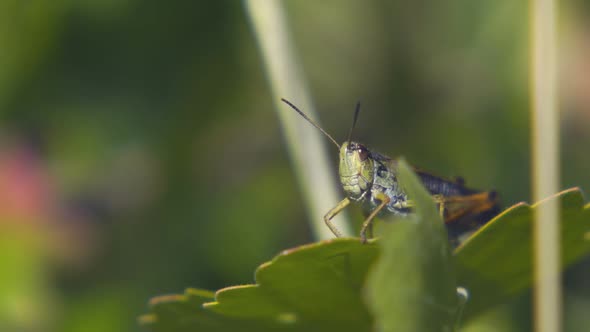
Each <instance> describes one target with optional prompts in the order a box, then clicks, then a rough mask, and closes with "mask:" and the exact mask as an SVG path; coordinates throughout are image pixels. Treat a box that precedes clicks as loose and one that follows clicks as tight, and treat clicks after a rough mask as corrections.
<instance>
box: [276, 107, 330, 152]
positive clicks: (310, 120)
mask: <svg viewBox="0 0 590 332" xmlns="http://www.w3.org/2000/svg"><path fill="white" fill-rule="evenodd" d="M281 101H282V102H284V103H285V104H287V105H289V106H291V108H292V109H294V110H295V112H297V113H299V115H301V116H302V117H303V118H304V119H305V120H307V122H309V123H311V124H312V125H313V126H314V127H316V128H317V129H319V130H320V131H321V132H322V134H324V135H326V137H328V138H329V139H330V141H332V143H334V145H336V147H337V148H338V149H340V144H338V142H336V140H335V139H334V138H333V137H332V136H330V134H328V133H327V132H326V131H325V130H323V129H322V127H320V126H319V125H318V124H316V123H315V122H314V121H313V120H312V119H310V118H309V117H308V116H307V115H306V114H305V113H303V112H302V111H301V110H300V109H298V108H297V106H295V105H293V104H291V102H290V101H288V100H287V99H285V98H281Z"/></svg>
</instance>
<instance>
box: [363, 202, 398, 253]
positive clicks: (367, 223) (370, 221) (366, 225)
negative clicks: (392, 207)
mask: <svg viewBox="0 0 590 332" xmlns="http://www.w3.org/2000/svg"><path fill="white" fill-rule="evenodd" d="M375 198H377V199H378V200H380V201H381V203H380V204H379V205H378V206H377V207H376V208H375V210H373V211H372V212H371V214H370V215H369V216H368V217H367V219H365V221H364V222H363V226H362V227H361V243H367V230H368V229H371V228H372V227H373V219H375V216H377V214H378V213H379V211H381V210H382V209H383V208H384V207H385V206H387V204H389V202H390V201H391V199H390V198H389V196H387V195H385V194H383V193H380V194H378V195H376V196H375ZM371 233H372V232H371Z"/></svg>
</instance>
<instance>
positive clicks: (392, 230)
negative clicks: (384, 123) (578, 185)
mask: <svg viewBox="0 0 590 332" xmlns="http://www.w3.org/2000/svg"><path fill="white" fill-rule="evenodd" d="M402 181H404V183H405V184H406V187H407V188H408V190H409V191H411V192H412V193H413V194H414V196H416V197H418V205H417V213H416V216H415V218H414V219H412V220H406V221H401V222H396V223H392V224H390V225H389V226H388V227H387V229H386V230H385V232H384V233H385V234H384V236H383V237H382V238H381V239H379V240H378V241H374V242H371V243H370V244H368V245H362V244H360V242H359V241H358V239H336V240H332V241H325V242H320V243H314V244H310V245H305V246H301V247H297V248H295V249H291V250H287V251H284V252H282V253H281V254H280V255H278V256H277V257H275V258H274V259H273V260H272V261H270V262H268V263H265V264H263V265H261V266H260V267H259V268H258V270H257V271H256V274H255V280H256V284H253V285H244V286H235V287H229V288H225V289H222V290H220V291H218V292H217V293H215V294H212V293H209V292H206V291H202V290H195V289H188V290H187V291H186V293H185V294H184V295H172V296H162V297H157V298H155V299H154V300H152V301H151V313H150V314H147V315H145V316H143V317H142V318H141V322H142V323H143V324H145V325H146V326H148V327H149V328H150V329H151V330H153V331H189V330H190V331H199V330H203V331H205V330H206V331H231V330H235V328H236V327H239V328H240V330H246V331H249V330H256V331H263V330H265V329H266V330H268V329H285V330H289V331H315V330H317V331H332V330H334V331H336V330H338V331H367V330H370V328H371V326H372V325H373V324H377V326H378V328H379V330H381V331H392V330H395V328H396V327H397V328H400V327H403V328H402V330H408V329H409V330H413V329H414V330H424V329H427V330H430V329H432V328H433V326H438V327H441V326H447V328H446V330H450V329H451V328H452V327H451V326H450V325H451V324H453V323H454V322H455V321H456V320H457V316H458V314H459V313H460V310H461V307H460V306H459V301H458V297H457V295H456V294H455V287H456V286H462V287H465V288H466V289H467V290H468V293H469V301H468V302H467V304H466V311H465V314H464V316H463V319H464V320H469V319H472V318H474V317H476V315H477V314H479V313H481V312H482V311H484V310H486V309H489V308H492V307H493V306H494V305H496V304H498V303H502V302H506V301H507V300H509V299H510V298H512V297H514V296H515V295H517V294H519V293H521V292H522V291H524V290H526V289H527V288H528V287H530V286H531V281H532V266H531V248H532V239H531V226H532V222H533V214H534V211H535V208H536V207H537V206H538V205H539V204H543V202H540V203H538V204H535V205H532V206H529V205H527V204H524V203H520V204H517V205H515V206H513V207H511V208H509V209H507V210H506V211H504V212H503V213H502V214H501V215H500V216H498V217H496V218H495V219H494V220H492V221H491V222H489V223H488V224H487V225H485V226H484V227H483V228H482V229H480V230H479V231H478V232H476V233H475V234H474V235H473V236H472V237H471V238H469V239H467V240H466V241H465V242H464V243H463V244H462V245H461V246H460V247H458V248H457V249H456V250H455V252H454V260H455V268H454V269H453V268H452V266H453V263H452V261H451V256H450V255H449V254H448V252H449V251H448V250H449V249H448V248H447V244H446V238H445V236H446V235H445V232H444V231H443V230H444V228H443V227H441V226H442V223H440V221H439V218H438V216H437V213H436V210H435V209H434V206H433V204H431V203H428V199H427V198H424V197H423V195H425V193H424V192H423V189H421V188H419V187H416V183H415V182H414V181H415V180H414V179H413V178H412V176H409V175H407V174H406V175H402ZM549 199H551V200H559V202H560V205H561V218H562V253H563V261H562V263H563V268H564V269H565V268H566V267H567V266H569V265H571V264H573V263H575V262H576V261H579V260H580V259H581V258H582V257H583V256H585V255H587V254H588V253H590V241H587V240H586V239H585V234H587V233H588V232H589V231H590V215H589V213H590V208H589V207H590V205H587V206H585V207H584V206H583V197H582V194H581V192H580V191H579V190H578V189H570V190H566V191H564V192H561V193H559V194H557V195H555V196H553V197H551V198H549ZM443 240H444V241H443ZM376 243H381V244H382V245H381V255H379V250H378V246H377V245H376ZM379 257H380V258H379ZM375 260H377V263H376V264H375V265H374V267H373V268H372V269H371V268H370V266H371V264H372V263H373V262H374V261H375ZM367 273H368V275H367ZM455 275H456V281H455ZM365 278H368V281H367V282H368V284H367V285H365V284H364V280H365ZM366 286H368V287H367V288H366ZM367 290H368V292H367ZM363 294H365V295H367V296H366V298H365V300H367V302H368V306H365V304H364V303H365V302H364V301H363ZM370 312H373V315H371V314H370ZM371 317H375V322H373V320H372V318H371ZM431 324H434V325H431Z"/></svg>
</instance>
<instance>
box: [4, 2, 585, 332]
mask: <svg viewBox="0 0 590 332" xmlns="http://www.w3.org/2000/svg"><path fill="white" fill-rule="evenodd" d="M284 5H285V10H286V13H287V18H288V22H289V25H290V28H291V29H292V34H293V38H294V40H295V43H296V45H297V47H298V50H297V51H298V52H299V56H300V57H301V59H302V62H303V63H302V67H303V68H304V70H305V72H306V75H307V77H308V79H309V84H310V90H311V92H312V95H313V98H314V102H315V104H316V107H317V109H318V113H319V114H320V116H321V120H322V121H321V122H322V123H323V124H324V126H325V129H326V130H327V131H329V132H330V133H332V134H333V135H334V136H335V137H336V138H337V139H338V140H341V139H343V138H344V137H345V135H346V133H347V132H348V126H349V125H350V120H351V115H352V112H353V108H354V105H355V103H356V101H357V100H361V101H362V105H363V106H362V107H363V112H362V113H361V117H360V120H359V123H358V127H357V129H356V130H355V136H356V137H357V140H359V141H361V142H365V143H367V144H368V145H369V146H370V147H372V148H373V149H375V150H377V151H380V152H382V153H385V154H388V155H390V156H392V157H397V156H401V155H403V156H405V157H406V158H407V159H408V160H409V161H410V162H412V163H413V164H415V165H417V166H419V167H421V168H423V169H426V170H430V171H432V172H434V173H436V174H439V175H443V176H455V175H461V176H463V177H464V178H465V179H466V181H467V183H468V184H470V185H471V186H473V187H476V188H481V189H492V188H494V189H496V190H498V192H499V193H500V195H501V198H502V201H503V202H504V205H505V206H508V205H511V204H513V203H515V202H517V201H522V200H525V201H526V200H529V199H530V179H529V178H530V171H529V170H530V164H529V161H530V154H531V153H530V144H529V143H530V128H529V127H530V124H529V98H528V84H529V83H528V75H529V70H528V69H529V60H528V52H529V41H528V28H529V22H528V15H529V14H528V3H527V2H526V1H512V0H498V1H485V2H484V1H479V2H478V1H470V0H453V1H445V2H441V1H433V0H431V1H400V0H395V1H383V0H381V1H379V0H372V1H358V0H357V1H353V0H346V1H336V0H329V1H323V2H312V1H294V0H290V1H285V2H284ZM564 7H565V8H564V10H563V11H562V18H561V20H562V39H561V47H562V48H561V64H562V73H563V75H562V77H561V79H560V88H561V91H562V105H561V111H562V140H563V141H562V148H563V150H562V156H563V159H562V176H563V178H562V187H563V188H567V187H571V186H580V187H581V188H582V189H585V190H589V189H590V171H589V168H588V165H590V154H589V153H588V143H590V131H588V130H587V128H588V127H589V125H590V75H588V73H589V72H590V24H589V23H588V22H589V21H588V18H589V15H588V12H587V11H588V6H586V5H585V4H584V2H583V1H570V2H565V3H564ZM0 18H1V19H0V49H1V51H0V52H1V53H0V54H1V55H0V330H2V331H50V332H51V331H72V332H73V331H115V332H116V331H135V330H139V327H138V326H137V324H136V321H135V319H136V317H137V316H138V315H139V314H142V313H143V312H144V311H145V310H146V303H147V301H148V299H149V298H150V297H151V296H154V295H158V294H164V293H179V292H181V291H182V290H183V289H184V288H185V287H189V286H190V287H200V288H207V289H216V288H220V287H223V286H227V285H232V284H240V283H249V282H252V278H253V271H254V268H255V267H256V266H257V265H258V264H260V263H262V262H264V261H266V260H268V259H269V258H271V257H272V256H273V255H274V254H276V253H278V252H279V251H280V250H282V249H285V248H289V247H292V246H295V245H298V244H303V243H307V242H311V241H313V239H312V237H311V233H310V228H309V225H308V224H307V222H306V220H305V211H303V203H302V198H301V197H300V191H299V189H298V187H297V183H296V179H295V176H294V173H293V171H292V169H291V167H290V164H289V156H288V155H287V152H286V149H285V147H284V145H283V141H282V137H281V132H280V130H279V126H278V123H277V117H276V115H275V113H274V111H273V109H272V107H273V99H272V98H273V97H272V96H271V95H270V89H269V86H268V83H267V81H266V78H265V73H264V68H263V67H262V64H261V61H260V57H259V53H258V50H257V46H256V42H255V38H254V36H253V35H252V31H251V29H250V26H249V24H248V19H247V17H246V15H245V12H244V8H243V4H242V3H241V2H238V1H180V0H178V1H176V0H175V1H168V2H165V3H164V2H161V1H152V0H144V1H136V0H127V1H121V0H120V1H115V0H87V1H68V0H52V1H43V0H30V1H24V2H23V1H17V0H3V1H0ZM283 97H285V98H289V97H290V96H283ZM293 102H294V103H295V104H297V100H293ZM330 151H331V150H330ZM330 157H331V158H332V160H333V163H334V172H336V171H337V165H336V162H337V160H336V157H337V156H336V153H335V151H334V154H333V155H332V156H330ZM353 211H355V213H353V217H354V218H355V220H357V221H359V220H360V219H361V215H360V213H359V211H358V210H353ZM588 266H589V263H588V262H586V263H582V264H580V265H579V266H577V267H574V269H573V270H572V271H570V272H569V273H568V274H567V275H566V278H565V285H566V287H565V298H566V307H565V309H566V310H565V312H566V316H565V318H566V328H567V330H568V331H584V330H585V327H587V326H589V324H590V321H589V319H590V318H588V317H587V315H585V314H584V313H585V312H586V313H587V312H588V310H590V285H589V283H588V280H590V279H589V278H590V271H589V268H588ZM472 325H473V326H471V327H469V326H468V327H467V328H466V330H468V329H469V330H470V331H488V330H490V331H491V330H498V329H500V330H502V331H510V330H514V331H522V330H529V329H530V309H529V304H528V297H527V296H524V297H523V298H522V299H519V300H517V301H516V303H515V304H511V305H509V306H508V307H505V308H501V309H500V310H499V311H498V312H493V313H490V315H489V316H488V317H484V318H482V321H481V322H474V323H473V324H472Z"/></svg>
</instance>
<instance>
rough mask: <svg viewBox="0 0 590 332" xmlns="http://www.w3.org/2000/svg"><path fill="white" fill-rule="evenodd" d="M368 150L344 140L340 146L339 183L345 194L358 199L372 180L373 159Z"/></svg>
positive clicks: (368, 187) (358, 144)
mask: <svg viewBox="0 0 590 332" xmlns="http://www.w3.org/2000/svg"><path fill="white" fill-rule="evenodd" d="M370 154H371V153H370V152H369V150H368V149H367V148H366V147H365V146H364V145H362V144H360V143H356V142H344V144H342V146H341V147H340V167H339V168H340V169H339V173H340V183H342V188H344V191H345V192H346V195H347V196H348V197H350V198H351V199H353V200H358V199H360V198H361V197H362V195H363V194H364V193H365V192H366V191H367V190H368V189H370V187H371V183H372V182H373V172H374V171H373V162H374V161H373V159H372V158H370Z"/></svg>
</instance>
